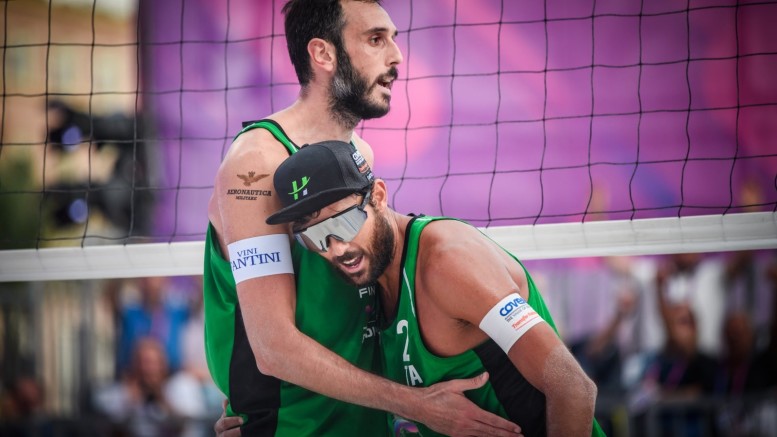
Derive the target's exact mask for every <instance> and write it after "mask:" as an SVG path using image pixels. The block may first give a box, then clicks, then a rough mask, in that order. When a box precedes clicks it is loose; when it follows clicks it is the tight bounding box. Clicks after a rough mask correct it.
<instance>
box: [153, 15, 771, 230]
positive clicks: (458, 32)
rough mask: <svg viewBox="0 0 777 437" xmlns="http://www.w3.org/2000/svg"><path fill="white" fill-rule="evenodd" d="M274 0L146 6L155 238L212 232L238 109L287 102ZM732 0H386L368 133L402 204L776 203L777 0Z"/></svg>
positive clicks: (565, 212) (692, 209)
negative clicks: (388, 63)
mask: <svg viewBox="0 0 777 437" xmlns="http://www.w3.org/2000/svg"><path fill="white" fill-rule="evenodd" d="M283 3H284V2H283V1H280V0H278V1H249V0H232V1H230V2H224V1H215V2H214V1H210V0H187V1H186V2H185V5H184V6H183V8H182V3H181V1H180V0H177V1H176V0H170V1H165V2H153V3H152V2H147V3H143V4H142V6H141V17H142V19H141V20H142V22H141V28H142V31H143V35H144V38H145V41H144V42H145V43H146V44H147V45H146V46H145V53H144V62H145V66H144V71H145V77H144V80H143V85H144V92H145V93H147V94H146V101H145V102H144V105H145V109H146V110H147V111H149V113H150V114H152V117H153V120H152V121H153V124H154V125H155V127H156V132H155V136H156V137H158V138H159V141H158V143H157V144H156V145H157V147H158V149H157V150H158V151H159V156H160V163H159V166H160V176H159V177H160V181H159V185H160V188H162V190H161V191H160V196H159V200H160V202H159V208H158V211H157V230H156V232H157V234H158V235H159V236H162V237H164V238H172V239H178V240H180V239H202V238H203V232H204V229H205V226H206V224H207V214H206V207H207V201H208V198H209V196H210V191H211V188H212V183H213V177H214V175H215V172H216V170H217V168H218V165H219V162H220V160H221V158H222V156H223V154H224V151H225V150H226V148H227V147H228V146H229V143H230V141H231V139H232V137H233V135H234V134H235V133H236V132H237V131H238V130H239V128H240V123H241V121H243V120H250V119H257V118H261V117H262V116H264V115H267V114H270V113H272V112H274V111H277V110H278V109H281V108H282V107H284V106H285V105H287V104H289V103H291V102H292V101H293V100H294V99H295V98H296V95H297V90H298V86H297V85H296V77H295V75H294V73H293V69H292V68H291V65H290V63H289V61H288V56H287V53H286V47H285V40H284V38H283V20H282V16H281V13H280V9H281V7H282V4H283ZM640 3H644V6H643V7H644V9H643V11H642V16H641V18H640V16H639V14H640ZM594 4H595V10H594ZM733 4H735V2H732V1H705V2H698V1H691V2H690V11H689V12H686V11H685V10H684V8H682V9H678V8H679V7H680V6H678V4H677V2H674V1H650V2H639V1H636V0H630V1H623V0H609V1H601V0H599V1H596V2H595V3H594V2H592V1H579V0H546V1H545V2H542V1H521V2H515V1H499V0H488V1H484V0H481V1H477V2H474V1H458V2H457V1H453V0H423V1H419V0H415V1H410V0H386V1H385V8H386V9H387V10H388V11H389V13H390V15H391V16H392V18H393V20H394V22H395V24H396V25H397V27H398V29H399V30H400V36H399V37H398V43H399V45H400V47H401V49H402V51H403V54H404V58H405V62H404V63H403V64H402V65H400V67H399V70H400V80H399V81H398V82H397V83H395V87H394V93H393V94H394V97H393V100H392V111H391V113H390V114H389V115H388V116H387V117H385V118H383V119H380V120H373V121H368V122H365V123H363V124H362V125H361V126H360V127H359V128H358V130H359V132H360V134H361V135H362V136H363V137H365V138H366V139H367V140H368V141H369V142H370V143H371V144H372V146H373V148H374V150H375V155H376V165H375V171H376V173H377V174H378V175H379V176H381V177H383V178H385V179H387V180H388V182H389V186H390V190H391V191H392V192H393V193H394V194H393V206H394V207H395V209H397V210H399V211H402V212H411V211H412V212H424V213H427V214H440V213H442V214H446V215H452V216H457V217H461V218H465V219H468V220H470V221H472V222H473V223H474V224H476V225H487V224H492V225H503V224H521V223H535V222H536V223H550V222H562V221H580V220H590V219H598V218H601V217H602V215H599V214H592V213H595V212H602V211H606V212H607V213H606V214H604V215H606V216H607V217H608V218H611V219H623V218H631V217H634V218H643V217H658V216H676V215H695V214H711V213H720V212H726V211H728V212H739V211H741V210H743V209H742V208H736V206H737V205H743V204H754V203H757V204H762V205H761V206H760V207H756V208H755V209H760V210H773V209H774V208H775V205H777V189H776V188H775V177H776V176H777V81H775V80H774V78H775V76H776V73H777V28H776V27H775V26H774V25H773V23H774V22H775V20H777V4H757V5H748V4H747V3H745V2H742V4H740V6H739V7H738V8H734V7H732V5H733ZM227 5H229V11H228V10H227ZM592 15H595V16H596V17H595V18H594V19H592V18H591V16H592ZM545 17H547V19H548V21H547V23H546V22H545V21H544V19H545ZM500 22H501V24H499V23H500ZM451 23H456V26H455V27H453V26H450V25H451ZM546 35H547V38H546ZM182 40H183V41H184V42H183V43H181V41H182ZM227 41H228V42H227ZM737 57H738V58H737ZM688 59H690V62H688ZM737 59H738V60H737ZM592 65H593V66H594V67H593V68H592V67H591V66H592ZM689 109H690V111H689ZM591 114H593V115H594V116H593V117H591ZM748 182H751V183H752V184H751V186H754V187H757V190H756V191H758V195H759V196H760V197H756V200H755V201H753V200H750V201H748V200H743V198H742V191H743V187H745V186H746V184H747V183H748ZM178 187H180V188H178ZM592 193H593V194H595V196H593V199H591V197H592ZM758 199H760V200H758ZM589 200H590V201H589ZM680 205H683V206H682V207H681V206H680ZM730 206H733V207H734V208H731V209H729V207H730ZM586 211H587V214H586ZM171 235H172V237H170V236H171Z"/></svg>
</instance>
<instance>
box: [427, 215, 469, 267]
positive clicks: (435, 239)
mask: <svg viewBox="0 0 777 437" xmlns="http://www.w3.org/2000/svg"><path fill="white" fill-rule="evenodd" d="M483 243H484V240H483V235H482V234H481V233H480V231H478V230H477V229H476V228H474V227H473V226H470V225H468V224H466V223H464V222H460V221H458V220H437V221H434V222H432V223H429V224H428V225H426V227H425V228H424V231H423V232H422V233H421V241H420V244H421V247H422V250H423V252H425V254H426V255H427V256H430V257H431V259H430V261H432V260H442V261H445V260H457V259H460V258H461V256H462V255H466V254H467V253H468V252H471V251H472V250H477V249H478V247H480V246H482V245H483Z"/></svg>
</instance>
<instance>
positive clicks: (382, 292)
mask: <svg viewBox="0 0 777 437" xmlns="http://www.w3.org/2000/svg"><path fill="white" fill-rule="evenodd" d="M410 219H411V217H409V216H406V215H402V214H399V213H397V212H396V211H393V210H390V211H389V216H388V220H389V225H390V226H391V229H392V232H394V257H393V258H392V259H391V263H390V264H389V265H388V267H387V268H386V270H385V271H384V272H383V274H382V275H380V277H378V293H379V297H380V300H381V306H382V307H383V315H384V316H385V317H386V320H393V319H394V316H395V315H396V311H397V301H398V300H399V287H400V284H401V280H402V272H401V271H400V267H401V266H402V262H403V259H402V254H403V252H404V249H405V233H406V232H407V225H408V224H409V223H410Z"/></svg>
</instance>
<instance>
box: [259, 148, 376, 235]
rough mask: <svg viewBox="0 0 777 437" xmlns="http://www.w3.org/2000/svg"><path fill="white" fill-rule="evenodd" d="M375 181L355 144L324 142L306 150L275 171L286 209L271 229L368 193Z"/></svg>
mask: <svg viewBox="0 0 777 437" xmlns="http://www.w3.org/2000/svg"><path fill="white" fill-rule="evenodd" d="M374 179H375V177H374V176H373V174H372V170H370V166H369V165H368V164H367V160H365V159H364V157H363V156H362V154H361V153H359V151H358V150H356V147H355V146H354V145H353V144H350V143H346V142H343V141H323V142H320V143H315V144H310V145H306V146H303V147H302V148H300V150H299V151H298V152H297V153H295V154H293V155H291V156H290V157H288V158H287V159H286V160H285V161H283V163H281V165H279V166H278V169H277V170H275V176H274V177H273V184H274V185H275V192H276V193H277V194H278V197H279V198H280V200H281V204H282V205H283V208H281V210H280V211H278V212H276V213H275V214H273V215H271V216H270V217H268V218H267V224H268V225H277V224H280V223H288V222H292V221H294V220H298V219H300V218H302V217H305V216H307V215H310V214H312V213H314V212H316V211H318V210H320V209H322V208H324V207H325V206H327V205H330V204H332V203H335V202H337V201H338V200H340V199H344V198H346V197H347V196H349V195H351V194H353V193H361V192H365V191H366V190H367V189H368V188H369V187H370V186H371V185H372V183H373V181H374Z"/></svg>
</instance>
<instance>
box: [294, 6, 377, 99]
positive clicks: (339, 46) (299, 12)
mask: <svg viewBox="0 0 777 437" xmlns="http://www.w3.org/2000/svg"><path fill="white" fill-rule="evenodd" d="M342 1H347V0H342ZM356 1H362V2H365V3H377V4H380V2H381V0H356ZM282 11H283V14H284V15H285V16H286V18H285V21H284V27H285V31H286V46H287V47H288V49H289V58H290V59H291V63H292V65H294V71H295V72H296V73H297V79H298V80H299V84H300V85H302V86H303V87H304V86H306V85H307V84H308V83H310V80H311V79H312V78H313V69H312V68H311V67H310V58H309V56H308V42H309V41H310V40H311V39H313V38H321V39H323V40H325V41H328V42H330V43H332V45H333V46H335V49H336V50H338V52H339V51H340V50H345V46H344V44H343V27H345V17H343V7H342V5H341V0H289V2H287V3H286V5H284V6H283V10H282Z"/></svg>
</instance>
